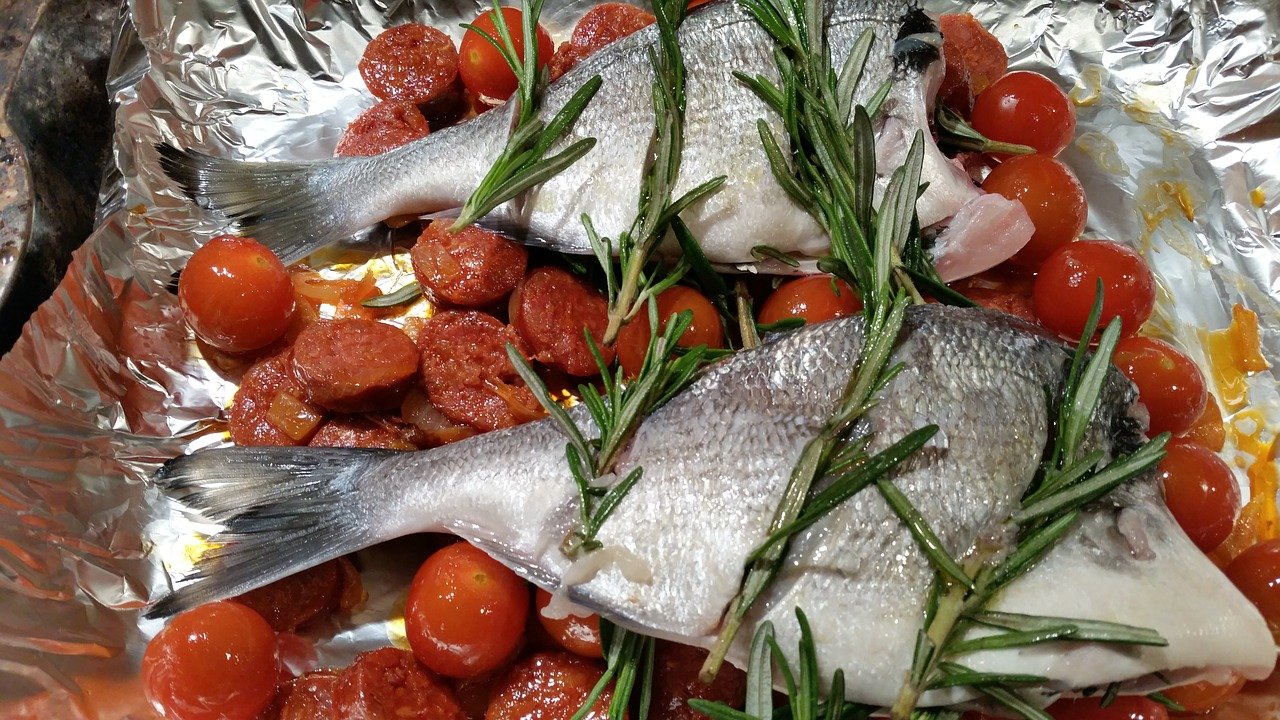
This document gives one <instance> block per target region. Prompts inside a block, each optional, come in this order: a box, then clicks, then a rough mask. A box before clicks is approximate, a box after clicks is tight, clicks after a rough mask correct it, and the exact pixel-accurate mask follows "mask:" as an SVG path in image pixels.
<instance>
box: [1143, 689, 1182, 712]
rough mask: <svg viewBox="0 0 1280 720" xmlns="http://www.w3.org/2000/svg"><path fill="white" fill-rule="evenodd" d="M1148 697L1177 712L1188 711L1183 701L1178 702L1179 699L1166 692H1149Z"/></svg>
mask: <svg viewBox="0 0 1280 720" xmlns="http://www.w3.org/2000/svg"><path fill="white" fill-rule="evenodd" d="M1147 699H1148V700H1150V701H1152V702H1155V703H1160V704H1161V705H1163V706H1165V707H1166V708H1169V710H1171V711H1173V712H1176V713H1180V712H1186V708H1184V707H1183V706H1182V703H1180V702H1178V701H1177V700H1174V699H1173V698H1171V697H1169V696H1168V695H1165V694H1164V693H1158V692H1153V693H1148V694H1147Z"/></svg>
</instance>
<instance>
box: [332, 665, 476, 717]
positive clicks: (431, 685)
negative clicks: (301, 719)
mask: <svg viewBox="0 0 1280 720" xmlns="http://www.w3.org/2000/svg"><path fill="white" fill-rule="evenodd" d="M333 710H334V714H333V717H335V718H343V720H400V719H402V718H405V719H407V718H414V719H418V718H421V719H422V720H465V719H466V716H465V715H464V714H463V712H462V708H461V707H459V705H458V701H457V699H456V698H455V697H454V695H453V691H452V690H450V689H449V688H448V686H446V685H445V684H444V683H443V682H441V681H440V680H439V679H438V678H437V677H436V676H435V675H434V674H432V673H431V672H430V671H429V670H427V669H426V668H424V667H422V666H421V665H419V664H418V661H417V660H414V659H413V653H411V652H409V651H407V650H400V649H399V648H392V647H387V648H381V649H378V650H372V651H369V652H364V653H360V655H358V656H356V659H355V662H353V663H351V665H350V666H349V667H347V669H345V670H343V671H342V674H341V675H339V676H338V682H337V687H336V689H335V690H334V693H333Z"/></svg>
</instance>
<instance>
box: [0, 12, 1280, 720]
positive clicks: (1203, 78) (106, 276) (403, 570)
mask: <svg viewBox="0 0 1280 720" xmlns="http://www.w3.org/2000/svg"><path fill="white" fill-rule="evenodd" d="M591 4H594V3H593V2H592V1H591V0H567V1H562V0H551V1H550V2H548V4H547V9H546V11H545V16H544V19H545V24H546V26H547V28H548V29H549V30H550V31H551V32H552V34H553V36H554V37H556V39H557V40H563V39H565V38H566V37H567V34H568V31H569V30H570V29H571V28H572V24H573V21H574V20H576V18H577V17H578V16H580V15H581V13H582V12H583V11H584V10H585V8H587V7H589V6H590V5H591ZM926 7H927V9H930V10H938V11H966V10H967V11H970V12H973V13H974V14H975V15H977V16H978V18H979V19H980V20H981V21H982V22H983V23H984V24H985V25H986V26H987V27H989V28H991V29H992V31H993V32H994V33H995V34H996V35H997V36H998V37H1000V38H1001V40H1002V41H1003V42H1004V43H1005V46H1006V47H1007V49H1008V51H1009V54H1010V56H1011V65H1012V66H1013V67H1015V68H1025V69H1035V70H1039V71H1041V72H1044V73H1046V74H1048V75H1050V76H1051V77H1053V78H1054V79H1055V80H1057V81H1058V82H1059V84H1060V85H1062V86H1063V87H1067V88H1072V90H1071V96H1072V98H1073V99H1074V100H1075V101H1076V103H1077V112H1078V115H1079V123H1078V129H1077V137H1076V140H1075V142H1074V143H1073V144H1072V145H1071V147H1069V148H1068V149H1067V150H1066V152H1065V153H1064V154H1063V159H1064V160H1065V161H1066V162H1067V163H1069V164H1070V165H1071V166H1072V167H1073V168H1074V169H1075V170H1076V173H1077V174H1078V175H1079V176H1080V179H1081V181H1082V182H1083V183H1084V185H1085V188H1086V190H1087V192H1088V197H1089V200H1090V213H1089V225H1088V230H1087V235H1089V236H1095V237H1107V238H1111V239H1114V240H1118V241H1121V242H1125V243H1129V244H1131V245H1133V246H1135V247H1137V248H1139V249H1140V250H1141V251H1142V252H1143V253H1144V254H1145V255H1146V256H1147V257H1148V259H1149V260H1150V262H1151V264H1152V266H1153V267H1154V268H1155V269H1156V272H1157V274H1158V275H1159V277H1160V280H1161V288H1162V290H1161V297H1160V302H1159V305H1158V310H1157V315H1156V320H1157V322H1158V323H1159V327H1160V328H1161V329H1162V330H1163V331H1164V332H1167V333H1169V334H1171V335H1173V336H1175V337H1177V338H1178V339H1179V340H1181V341H1182V344H1183V345H1184V347H1186V348H1188V349H1189V350H1191V352H1192V353H1193V354H1197V353H1200V351H1199V350H1198V348H1200V347H1201V343H1200V337H1201V333H1202V332H1203V331H1205V330H1212V329H1217V328H1221V327H1224V326H1225V325H1226V324H1227V322H1228V321H1229V318H1230V309H1231V307H1232V305H1233V304H1234V303H1241V304H1243V305H1244V306H1246V307H1248V308H1251V309H1253V310H1254V311H1256V312H1257V313H1258V315H1259V317H1260V321H1261V327H1262V343H1263V347H1264V354H1266V355H1267V356H1268V357H1270V358H1272V359H1273V369H1272V371H1271V372H1270V373H1262V374H1259V375H1257V376H1255V377H1253V378H1251V381H1250V390H1251V398H1252V403H1253V406H1254V408H1256V409H1258V410H1260V411H1261V412H1262V413H1263V414H1264V416H1265V417H1267V418H1268V419H1269V421H1270V423H1271V427H1280V400H1278V398H1277V391H1276V379H1277V377H1280V363H1276V362H1274V359H1275V358H1280V121H1278V120H1277V117H1280V116H1278V115H1277V113H1280V6H1278V5H1277V4H1276V3H1275V2H1274V0H1248V1H1235V2H1218V1H1217V0H1172V1H1169V0H1165V1H1163V2H1144V1H1141V0H1131V1H1130V0H1105V1H1097V0H1094V1H1090V2H1072V1H1071V0H1058V1H1056V2H1052V1H1049V0H1037V1H1028V0H1021V1H1020V2H1011V3H1003V2H1001V3H997V2H991V1H990V0H988V1H987V2H980V3H977V4H976V5H972V6H969V5H962V4H960V3H948V2H943V1H941V0H940V1H938V2H929V3H926ZM481 9H482V8H481V6H480V4H479V3H478V2H475V0H438V1H437V2H426V1H424V0H415V1H414V2H405V1H401V0H333V1H332V2H319V1H317V0H234V1H233V0H182V2H179V1H178V0H132V2H131V3H130V10H131V11H132V13H131V15H132V17H131V18H130V19H126V20H125V21H124V22H123V23H122V25H121V27H120V28H119V31H118V33H117V42H116V48H115V53H114V56H113V58H112V67H111V73H110V82H109V86H108V91H109V92H110V93H111V96H112V98H113V100H114V102H115V104H116V107H117V111H116V115H115V148H116V149H115V159H116V164H117V166H118V169H119V174H118V175H116V176H114V177H113V178H112V180H111V181H110V182H108V183H107V184H106V185H105V186H104V190H103V194H102V198H101V211H100V214H99V227H98V229H97V231H96V232H95V233H94V234H93V236H92V237H91V238H90V239H89V240H88V242H86V243H85V245H84V246H83V247H82V248H81V249H80V250H79V251H78V252H77V253H76V256H75V260H74V262H73V264H72V267H71V269H70V271H69V272H68V274H67V277H66V279H65V281H64V282H63V283H62V285H61V286H60V287H59V289H58V291H57V293H56V294H55V295H54V296H53V298H52V299H51V300H49V301H48V302H47V303H46V304H45V305H44V306H43V307H41V308H40V310H39V311H38V312H37V314H36V315H35V316H34V317H33V318H32V320H31V322H30V324H29V325H28V326H27V327H26V329H25V331H24V333H23V336H22V338H21V340H20V341H19V342H18V344H17V345H16V346H15V347H14V349H13V350H12V351H11V352H10V353H9V354H8V355H6V356H5V357H4V358H3V359H0V424H2V425H3V428H4V430H3V432H2V433H0V457H3V458H4V462H3V463H0V717H35V718H44V717H48V718H70V717H77V716H84V717H95V718H103V719H104V720H111V719H115V718H149V717H155V715H154V713H153V711H152V710H151V709H150V708H148V707H147V706H146V704H145V702H144V701H143V699H142V694H141V690H140V687H139V684H138V680H137V675H138V667H139V662H140V657H141V653H142V650H143V648H144V647H145V643H146V641H147V639H148V638H149V637H151V636H152V635H153V634H154V633H155V632H156V631H158V629H159V627H160V624H159V623H158V622H148V621H141V620H140V609H141V608H142V607H143V606H144V605H145V604H146V603H147V601H148V599H149V598H153V597H156V596H157V595H158V594H159V593H161V592H163V591H164V590H165V589H166V588H167V587H168V586H169V583H170V582H172V579H173V577H177V576H180V574H181V572H182V570H183V567H181V566H182V564H183V563H182V560H183V558H184V557H186V556H188V555H189V553H190V551H191V549H190V548H188V547H187V546H186V545H184V542H187V541H188V540H187V539H188V538H189V537H190V535H189V532H188V531H189V530H191V529H198V526H195V525H193V524H192V523H193V522H194V521H193V520H192V519H190V518H186V517H183V516H180V515H178V514H176V513H173V512H172V511H171V510H169V509H168V508H167V506H166V504H165V503H162V502H160V499H159V498H158V497H157V495H156V493H155V491H154V490H152V489H150V488H149V487H148V486H147V478H148V476H149V475H150V474H151V473H152V472H153V471H154V470H155V469H156V468H157V467H158V466H159V464H160V463H162V462H163V461H164V460H165V459H167V458H169V457H172V456H174V455H177V454H180V453H184V452H189V451H191V450H195V449H198V448H202V447H209V446H213V445H218V444H222V443H225V442H226V440H225V434H224V433H223V432H222V426H221V425H219V423H218V419H219V418H220V417H221V415H222V413H223V408H224V407H225V406H226V405H227V403H228V400H229V399H230V397H231V395H232V393H233V392H234V389H235V380H236V378H237V377H238V370H237V369H236V368H234V367H232V368H226V367H220V366H218V365H216V364H211V363H210V362H208V361H206V360H205V359H203V358H202V357H201V355H200V353H199V351H198V349H197V348H196V346H195V344H194V342H193V340H192V338H191V336H190V334H189V332H188V331H187V330H186V328H185V326H184V325H183V324H182V323H181V321H180V313H179V311H178V309H177V306H176V298H175V297H174V295H172V294H171V293H170V292H169V291H167V290H166V285H168V284H169V283H170V282H171V279H172V278H173V275H174V273H175V271H177V270H178V269H179V268H181V267H182V265H183V263H184V262H185V259H186V258H187V256H188V255H189V254H190V253H191V252H192V251H193V250H194V248H195V247H196V246H197V245H198V244H199V243H200V242H201V241H202V240H204V239H206V238H208V237H210V236H212V235H213V234H215V233H216V232H217V231H218V230H219V229H220V227H219V225H218V224H217V222H216V221H214V220H211V219H210V218H207V217H203V216H201V215H199V214H198V213H194V212H193V211H192V208H191V206H190V205H189V204H188V203H187V201H186V200H185V199H184V198H183V197H181V196H180V194H179V193H178V192H177V190H176V189H175V187H174V186H173V185H172V184H171V183H170V182H168V181H167V180H166V179H165V177H164V176H163V173H162V172H161V171H160V169H159V167H158V164H157V162H156V154H155V151H154V149H153V147H152V146H153V144H154V143H156V142H158V141H161V140H167V141H170V142H172V143H174V144H176V145H178V146H180V147H190V148H197V149H200V150H204V151H206V152H210V153H213V154H216V155H225V156H231V157H237V158H244V159H249V158H252V159H266V160H307V159H319V158H326V157H329V156H331V155H332V152H333V148H334V146H335V145H336V144H337V141H338V138H339V136H340V135H341V133H342V130H343V128H344V127H345V126H346V124H347V122H348V121H350V120H351V119H353V118H354V117H355V116H356V115H357V114H358V113H359V112H360V111H361V110H363V109H364V108H366V107H368V106H369V105H371V104H372V102H373V98H372V97H371V96H370V95H369V94H368V93H367V92H366V91H365V89H364V86H363V83H362V81H361V79H360V76H359V74H358V73H357V72H356V63H357V61H358V59H359V57H360V53H361V51H362V49H363V47H364V45H365V44H366V43H367V42H368V41H369V39H370V38H372V37H373V36H374V35H376V34H377V33H378V32H379V31H380V30H381V29H383V28H384V27H387V26H391V25H395V24H399V23H403V22H407V21H410V20H416V21H419V22H426V23H430V24H433V25H436V26H437V27H440V28H441V29H442V30H444V31H446V32H448V33H450V34H451V35H452V36H453V37H454V38H455V40H456V39H460V37H461V32H462V31H461V28H459V26H458V24H459V23H460V22H461V21H464V20H469V19H471V18H473V17H474V16H475V15H476V14H477V13H478V12H479V11H480V10H481ZM1197 359H1198V360H1200V361H1202V363H1204V362H1207V359H1206V358H1205V357H1204V356H1203V354H1198V355H1197ZM1246 491H1247V487H1246ZM414 543H415V540H414V539H412V538H410V539H406V540H403V541H400V542H397V543H391V544H389V545H384V546H381V547H379V548H375V549H372V550H370V551H366V552H365V553H363V554H362V556H361V558H360V560H361V564H362V566H363V569H364V572H363V578H364V582H365V584H366V587H367V588H368V590H369V595H370V597H369V602H368V603H366V604H365V605H364V606H362V608H361V609H360V610H359V611H358V612H357V613H356V614H355V615H353V616H350V617H342V618H336V619H334V620H332V621H331V622H330V625H328V626H325V627H321V628H318V629H317V630H315V631H313V632H312V633H310V635H309V637H310V640H311V642H307V641H301V640H300V641H299V642H298V643H295V644H296V645H297V649H296V652H292V653H291V654H290V658H291V662H292V663H293V664H294V665H295V667H296V668H302V667H309V666H314V665H325V664H335V663H345V662H347V661H348V660H349V659H350V658H351V657H352V656H353V655H354V654H355V653H356V652H358V651H360V650H362V649H366V648H368V647H371V646H378V645H384V644H386V643H387V642H388V641H389V640H395V639H397V638H399V637H402V631H403V629H402V623H398V622H397V621H395V620H388V618H392V617H395V616H396V612H395V607H396V604H397V602H402V600H403V593H404V592H405V588H406V587H407V585H408V580H409V578H410V575H411V573H412V572H413V569H414V568H413V567H412V566H413V565H414V563H415V561H416V558H418V557H420V552H419V550H418V549H417V548H416V547H415V546H414ZM406 557H407V558H413V559H414V560H411V561H408V562H405V561H403V560H402V558H406ZM188 561H189V558H188ZM312 643H313V644H312Z"/></svg>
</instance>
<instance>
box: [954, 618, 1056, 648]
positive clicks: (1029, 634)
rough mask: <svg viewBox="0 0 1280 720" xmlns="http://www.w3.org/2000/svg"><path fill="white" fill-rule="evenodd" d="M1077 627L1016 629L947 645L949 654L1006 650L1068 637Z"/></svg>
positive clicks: (1054, 626)
mask: <svg viewBox="0 0 1280 720" xmlns="http://www.w3.org/2000/svg"><path fill="white" fill-rule="evenodd" d="M1076 630H1077V628H1076V626H1075V625H1072V624H1070V623H1061V624H1058V625H1050V626H1047V627H1043V628H1038V629H1036V630H1016V631H1013V632H1003V633H995V634H993V635H984V636H982V637H979V638H973V639H971V640H959V641H956V642H953V643H951V644H950V645H948V646H947V654H948V655H949V656H955V655H965V654H968V653H974V652H978V651H981V650H1007V649H1009V648H1019V647H1026V646H1028V645H1038V644H1040V643H1044V642H1048V641H1050V640H1061V639H1063V638H1070V636H1071V635H1073V634H1075V632H1076Z"/></svg>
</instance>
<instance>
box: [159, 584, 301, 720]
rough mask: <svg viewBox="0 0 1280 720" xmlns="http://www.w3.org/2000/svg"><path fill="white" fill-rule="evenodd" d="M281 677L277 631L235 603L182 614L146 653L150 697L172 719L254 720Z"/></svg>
mask: <svg viewBox="0 0 1280 720" xmlns="http://www.w3.org/2000/svg"><path fill="white" fill-rule="evenodd" d="M278 677H279V660H278V658H277V649H276V634H275V632H273V631H272V630H271V626H270V625H267V621H266V620H263V619H262V617H261V616H260V615H258V614H257V613H255V612H254V611H252V610H250V609H249V608H247V607H245V606H243V605H240V604H238V603H234V602H226V601H223V602H215V603H209V604H208V605H201V606H200V607H197V608H194V609H192V610H188V611H187V612H184V613H182V614H180V615H178V616H177V617H175V618H173V620H171V621H170V622H169V624H168V626H166V627H165V629H163V630H161V631H160V632H159V634H157V635H156V636H155V637H154V638H152V640H151V642H150V644H148V645H147V649H146V652H145V653H144V654H143V656H142V684H143V688H144V689H145V692H146V695H147V699H148V700H150V701H151V703H152V704H153V705H155V706H156V708H157V709H158V710H160V711H161V712H162V713H163V714H164V716H165V717H166V718H171V719H172V720H251V718H255V717H257V715H258V713H260V712H262V710H263V709H264V708H266V707H267V705H269V704H270V703H271V701H272V700H273V699H274V698H275V694H276V680H277V678H278Z"/></svg>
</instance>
